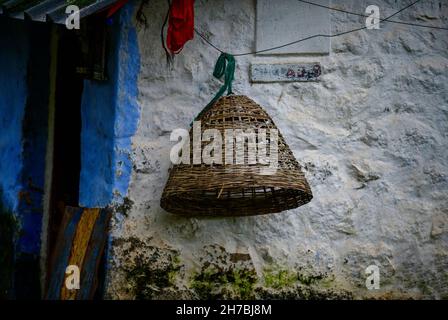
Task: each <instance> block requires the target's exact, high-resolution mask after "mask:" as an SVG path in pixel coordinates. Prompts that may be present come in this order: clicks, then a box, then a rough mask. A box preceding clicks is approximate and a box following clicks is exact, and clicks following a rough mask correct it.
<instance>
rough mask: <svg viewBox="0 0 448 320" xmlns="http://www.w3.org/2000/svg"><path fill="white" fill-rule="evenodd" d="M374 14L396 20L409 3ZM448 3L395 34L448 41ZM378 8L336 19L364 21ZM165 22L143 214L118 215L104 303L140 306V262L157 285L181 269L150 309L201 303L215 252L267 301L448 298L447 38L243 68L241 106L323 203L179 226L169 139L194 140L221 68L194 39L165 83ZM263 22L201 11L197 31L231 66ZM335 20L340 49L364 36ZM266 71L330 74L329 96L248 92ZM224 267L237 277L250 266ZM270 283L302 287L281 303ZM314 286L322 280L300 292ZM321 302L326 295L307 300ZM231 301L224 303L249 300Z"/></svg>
mask: <svg viewBox="0 0 448 320" xmlns="http://www.w3.org/2000/svg"><path fill="white" fill-rule="evenodd" d="M280 3H281V1H279V5H281V4H280ZM374 3H375V4H377V5H378V6H379V7H380V9H381V13H382V16H383V17H385V16H387V15H388V14H392V13H394V12H395V11H398V10H399V9H400V8H402V7H404V6H405V5H407V4H408V3H409V1H404V0H403V1H374ZM440 3H441V8H440V7H439V1H430V0H429V1H422V2H421V3H419V4H417V5H415V6H414V7H412V8H411V9H408V10H407V11H405V12H403V13H402V14H400V15H398V16H396V17H395V18H396V19H399V20H404V21H416V22H418V23H422V24H433V25H438V26H448V4H447V3H445V2H443V1H440ZM369 4H372V3H371V2H367V1H337V4H335V3H333V4H332V5H335V6H337V7H339V8H345V9H348V10H351V11H355V12H363V11H364V10H365V8H366V7H367V5H369ZM166 6H167V5H166V1H162V0H154V1H150V3H149V5H148V6H147V7H146V9H145V11H144V12H145V14H146V16H147V19H148V28H146V29H145V28H143V27H142V26H138V27H137V28H138V39H139V46H140V50H141V75H140V79H139V91H140V97H139V104H140V106H141V119H140V124H139V128H138V132H137V134H136V136H135V137H134V138H133V146H134V154H133V161H134V172H133V176H132V182H131V186H130V190H129V199H130V201H129V203H130V204H131V205H130V206H129V208H128V210H127V212H126V214H122V213H123V212H124V211H125V210H117V214H116V218H115V221H114V226H113V231H112V236H113V238H114V239H115V240H114V241H113V243H112V248H111V258H112V260H113V263H112V266H111V269H110V272H109V277H108V289H107V291H108V296H109V297H111V298H135V297H136V296H137V297H138V293H136V290H139V289H138V288H137V289H136V288H135V283H133V280H132V278H129V277H128V276H126V272H128V273H129V270H132V265H135V263H136V261H140V262H141V261H144V263H143V265H145V266H146V267H147V270H149V271H148V273H149V274H152V273H151V272H154V273H157V271H160V270H162V272H165V271H167V270H168V271H169V270H170V269H169V268H168V269H167V268H166V266H167V264H168V265H169V264H170V263H174V264H176V265H177V266H179V267H176V268H175V269H176V270H174V271H173V270H171V271H173V272H172V273H173V276H172V277H171V278H170V281H169V285H164V284H163V283H162V284H160V283H159V282H157V281H154V282H153V283H152V282H151V281H152V280H151V279H152V278H151V276H149V280H148V286H147V288H146V289H147V290H148V291H149V292H150V294H149V297H151V298H164V297H198V293H197V291H195V290H194V288H192V287H191V278H192V277H193V276H194V275H195V274H198V273H200V272H201V270H203V269H204V261H205V260H207V261H212V262H213V261H215V262H216V261H217V259H218V258H216V255H214V254H213V253H210V250H211V251H213V250H215V249H216V248H220V249H219V250H221V247H222V248H223V249H224V250H225V252H226V253H225V255H227V256H228V255H229V254H230V255H231V254H235V253H238V254H242V255H241V257H249V260H248V262H247V263H248V264H249V267H248V268H249V269H253V270H255V272H256V274H257V277H258V280H256V283H255V284H254V288H262V289H260V290H261V291H260V290H259V291H257V292H258V293H257V294H255V297H266V294H267V293H269V294H272V295H273V296H275V294H278V295H277V297H293V298H294V297H296V298H303V297H305V298H307V297H311V298H313V297H317V298H319V297H324V298H325V297H330V298H331V297H338V294H341V295H343V296H344V297H346V296H347V295H345V293H347V292H348V297H354V298H364V297H373V296H375V297H385V298H388V297H389V298H390V297H405V298H406V297H417V298H418V297H425V298H428V297H435V298H448V273H447V272H448V271H447V270H448V208H447V207H448V198H447V191H448V150H447V147H448V139H447V138H448V136H447V135H448V50H447V49H448V33H447V32H446V31H437V30H431V29H425V28H417V27H409V26H403V25H396V24H386V23H382V24H381V29H380V30H364V31H360V32H356V33H352V34H349V35H345V36H342V37H338V38H333V39H332V41H331V53H330V55H328V56H317V57H316V56H314V57H306V56H296V57H295V56H292V55H289V56H262V57H259V56H253V55H250V56H244V57H238V58H237V71H236V74H235V78H236V79H235V82H234V89H235V91H236V93H241V94H246V95H248V96H249V97H251V98H253V99H254V100H255V101H256V102H258V103H259V104H260V105H262V106H263V107H264V108H265V109H266V110H267V111H268V113H269V114H270V115H271V116H272V118H273V119H274V121H275V122H276V124H277V126H278V128H279V129H280V131H281V132H282V134H283V136H284V137H285V139H286V141H287V143H288V144H289V146H290V147H291V149H292V150H293V152H294V154H295V156H296V158H297V160H298V161H299V162H300V163H301V164H302V165H303V166H304V168H305V173H306V177H307V179H308V181H309V183H310V186H311V188H312V191H313V194H314V199H313V200H312V201H311V203H309V204H307V205H306V206H303V207H300V208H297V209H295V210H291V211H288V212H283V213H280V214H273V215H266V216H254V217H242V218H219V219H210V218H207V219H203V218H197V219H196V218H183V217H178V216H175V215H171V214H169V213H167V212H165V211H164V210H163V209H161V208H160V206H159V200H160V196H161V193H162V190H163V187H164V184H165V182H166V179H167V177H168V169H169V167H170V160H169V150H170V148H171V146H172V145H173V143H171V142H170V141H169V136H170V133H171V131H172V130H173V129H176V128H188V126H189V124H190V122H191V120H192V119H193V117H194V116H195V115H196V114H197V113H198V112H199V111H200V110H201V109H202V108H203V107H204V106H205V105H206V104H207V102H208V101H209V100H210V99H211V98H212V97H213V95H214V94H215V92H216V91H217V90H218V88H219V87H220V85H221V82H220V81H218V80H216V79H214V78H213V77H212V70H213V67H214V63H215V61H216V59H217V58H218V55H219V53H218V52H216V51H215V50H214V49H212V48H211V47H209V46H207V45H206V44H204V42H203V41H201V40H200V39H199V38H198V37H195V39H194V40H193V41H191V42H189V43H188V44H187V45H186V46H185V48H184V50H183V51H182V53H181V54H180V55H178V56H177V57H176V59H175V62H174V66H173V68H172V70H169V69H168V68H167V67H166V64H165V54H164V51H163V49H162V47H161V43H160V28H161V25H162V22H163V17H164V15H165V13H166V9H167V7H166ZM255 8H256V3H255V1H250V0H244V1H236V0H233V1H224V0H213V1H205V0H202V1H201V0H199V1H196V4H195V10H196V12H195V14H196V16H195V18H196V26H197V28H198V29H199V30H202V31H203V33H204V34H205V35H206V36H207V37H208V38H209V39H210V40H211V41H212V42H213V43H215V44H217V45H218V46H220V47H221V48H223V49H224V50H228V51H230V52H231V53H239V52H246V51H251V50H253V49H254V48H255ZM330 17H331V28H332V32H333V33H335V32H341V31H344V30H348V29H352V28H357V27H359V26H360V24H362V23H363V21H362V20H361V19H360V18H359V17H354V16H349V15H346V14H342V13H336V12H332V13H331V15H330ZM291 32H293V31H291ZM297 38H300V33H298V34H297ZM270 61H272V62H276V63H278V62H308V61H309V62H315V61H319V62H320V63H321V65H322V67H323V75H322V77H321V81H320V82H318V83H312V82H310V83H271V84H251V83H250V81H249V66H250V63H252V62H270ZM120 209H123V208H120ZM131 240H132V241H131ZM132 243H133V245H132ZM211 245H212V246H211ZM211 248H212V249H211ZM213 248H214V249H213ZM246 254H248V255H249V256H247V255H246ZM227 256H226V257H227ZM136 257H139V258H138V259H140V260H138V259H136ZM145 259H146V260H145ZM226 259H227V258H226ZM231 260H232V259H231ZM242 260H245V261H246V258H244V259H242ZM226 261H227V262H222V263H224V264H227V267H229V265H230V264H231V265H232V267H235V268H237V267H238V266H237V265H238V263H239V262H238V259H236V260H235V259H233V260H232V261H231V262H229V261H228V260H226ZM235 261H236V262H235ZM245 263H246V262H245ZM370 264H377V265H379V267H380V272H381V289H380V290H378V291H368V290H366V288H365V284H364V283H365V277H366V276H365V274H364V270H365V268H366V267H367V266H368V265H370ZM244 268H246V267H244ZM163 270H165V271H163ZM266 270H274V271H273V272H274V274H275V272H277V271H276V270H286V271H285V272H286V273H288V274H289V273H290V274H293V275H296V274H298V275H299V277H298V280H297V279H296V278H294V281H289V280H288V281H284V282H287V283H286V284H279V285H277V286H273V288H272V285H271V288H270V287H269V283H266V280H265V277H266V275H267V274H268V275H272V274H270V273H267V271H266ZM168 271H167V272H168ZM145 275H146V276H148V274H146V273H145ZM303 277H308V278H309V279H317V280H316V281H312V283H311V284H309V283H306V281H305V283H304V281H300V279H302V278H303ZM319 278H323V280H319ZM153 280H154V279H153ZM280 282H281V281H280ZM308 287H312V288H313V289H310V288H308ZM303 288H305V289H307V290H308V291H306V292H308V294H306V293H303V292H304V291H303ZM214 290H215V291H217V292H218V291H219V290H222V285H221V287H220V286H219V285H216V287H214ZM310 290H311V291H310ZM312 290H317V291H316V292H319V293H322V292H324V293H325V292H326V293H328V294H322V295H319V294H317V295H316V296H313V295H309V293H310V292H314V291H312ZM224 291H225V290H224ZM228 291H229V290H227V291H225V292H227V293H225V294H224V295H223V296H225V297H233V296H236V297H238V293H235V292H234V291H232V289H230V293H228ZM232 292H233V293H232ZM260 292H261V293H260ZM333 293H334V294H333ZM288 294H289V295H288ZM140 297H141V296H140ZM145 297H148V295H147V296H145ZM199 297H200V295H199Z"/></svg>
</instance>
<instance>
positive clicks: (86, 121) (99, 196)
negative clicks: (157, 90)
mask: <svg viewBox="0 0 448 320" xmlns="http://www.w3.org/2000/svg"><path fill="white" fill-rule="evenodd" d="M136 3H137V2H136V1H130V2H129V3H128V4H127V5H126V6H125V7H124V8H122V10H120V11H119V14H117V15H115V16H114V17H113V24H112V26H110V28H111V30H110V31H111V38H110V50H109V57H108V69H107V70H108V75H109V80H108V81H106V82H98V81H86V82H85V84H84V92H83V101H82V107H81V108H82V131H81V181H80V205H81V206H85V207H105V206H107V205H109V204H111V203H120V202H121V201H122V200H123V197H125V196H126V194H127V190H128V185H129V180H130V177H131V171H132V161H131V157H130V156H131V138H132V136H133V135H134V133H135V131H136V130H137V125H138V119H139V106H138V104H137V98H138V89H137V80H138V75H139V72H140V53H139V49H138V42H137V33H136V30H135V27H134V25H133V23H132V20H133V16H134V13H135V7H136Z"/></svg>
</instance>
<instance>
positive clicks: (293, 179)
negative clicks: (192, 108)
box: [161, 95, 313, 216]
mask: <svg viewBox="0 0 448 320" xmlns="http://www.w3.org/2000/svg"><path fill="white" fill-rule="evenodd" d="M197 120H200V121H201V131H202V132H203V131H204V130H206V129H218V130H219V131H220V132H221V134H222V135H223V136H224V130H226V129H242V130H247V129H254V130H258V129H266V131H267V132H269V130H270V129H277V127H276V126H275V124H274V122H273V121H272V119H271V118H270V117H269V115H268V114H267V113H266V112H265V111H264V110H263V109H262V108H261V106H259V105H258V104H257V103H255V102H254V101H253V100H251V99H250V98H248V97H247V96H244V95H228V96H224V97H222V98H220V99H219V100H218V101H217V102H216V103H215V104H214V105H213V106H212V107H211V108H209V109H208V110H207V111H205V112H204V113H202V114H201V115H200V116H199V117H198V119H197ZM190 137H192V131H190ZM191 139H192V138H191ZM223 141H224V139H223ZM268 141H269V139H268ZM204 144H208V143H203V145H204ZM245 145H246V146H247V143H246V144H245ZM191 146H192V142H191V143H190V150H191V149H192V148H191ZM267 149H269V148H267ZM246 151H247V148H246ZM235 152H236V151H235ZM191 156H192V151H191ZM223 158H224V152H223ZM245 159H246V160H247V152H245ZM261 167H266V164H260V163H258V162H257V163H256V164H248V161H245V162H244V163H243V164H235V162H234V163H231V164H226V162H225V160H224V159H223V161H222V164H216V163H214V164H196V165H194V164H177V165H174V166H173V167H172V168H171V170H170V175H169V178H168V181H167V183H166V186H165V189H164V191H163V194H162V198H161V207H162V208H163V209H165V210H166V211H168V212H171V213H174V214H182V215H188V216H248V215H260V214H268V213H276V212H281V211H284V210H289V209H293V208H296V207H299V206H301V205H304V204H306V203H308V202H309V201H311V199H312V197H313V195H312V193H311V190H310V187H309V185H308V182H307V181H306V179H305V176H304V174H303V173H302V171H301V167H300V165H299V163H298V162H297V161H296V159H295V157H294V155H293V153H292V152H291V150H290V149H289V147H288V145H287V144H286V142H285V140H284V138H283V137H282V135H281V133H280V132H278V167H277V170H276V172H275V173H274V174H271V175H264V174H261V173H260V169H261Z"/></svg>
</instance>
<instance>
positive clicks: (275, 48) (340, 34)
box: [194, 0, 448, 57]
mask: <svg viewBox="0 0 448 320" xmlns="http://www.w3.org/2000/svg"><path fill="white" fill-rule="evenodd" d="M298 1H302V0H298ZM420 1H421V0H416V1H414V2H412V3H411V4H409V5H407V6H405V7H404V8H402V9H400V10H398V11H397V12H395V13H394V14H391V15H390V16H388V17H386V18H384V19H379V21H378V22H375V23H374V24H372V25H370V26H369V27H372V26H375V25H377V24H379V23H380V22H392V21H390V20H389V19H390V18H392V17H394V16H396V15H397V14H399V13H401V12H403V11H404V10H406V9H408V8H410V7H411V6H413V5H415V4H417V3H418V2H420ZM302 2H303V1H302ZM309 4H311V2H310V3H309ZM330 8H331V7H328V8H327V9H328V10H330ZM334 9H335V8H334ZM337 10H338V11H339V10H340V9H337ZM347 13H350V12H347ZM356 15H360V14H356ZM363 16H364V15H363ZM402 24H408V23H406V22H404V23H402ZM410 25H411V24H410ZM412 25H414V24H412ZM415 26H423V25H417V24H416V25H415ZM425 27H427V28H435V29H440V27H429V26H425ZM364 29H367V26H364V27H360V28H356V29H352V30H348V31H344V32H340V33H335V34H315V35H313V36H308V37H305V38H302V39H299V40H296V41H292V42H288V43H285V44H282V45H279V46H275V47H271V48H267V49H262V50H256V51H250V52H244V53H234V54H232V55H233V56H234V57H241V56H246V55H252V54H257V53H263V52H269V51H273V50H277V49H281V48H284V47H288V46H291V45H294V44H297V43H300V42H303V41H307V40H311V39H314V38H319V37H322V38H334V37H339V36H342V35H345V34H349V33H352V32H357V31H361V30H364ZM446 29H448V28H446ZM443 30H445V29H443ZM194 31H195V33H196V34H197V35H198V36H199V37H200V38H201V39H202V40H204V42H206V43H207V44H208V45H210V46H211V47H212V48H214V49H215V50H217V51H219V52H220V53H226V52H225V51H224V50H222V49H220V48H219V47H218V46H216V45H215V44H213V43H212V42H211V41H210V40H208V39H207V38H206V37H205V36H204V35H203V34H202V33H201V32H199V31H198V30H197V29H196V28H195V29H194Z"/></svg>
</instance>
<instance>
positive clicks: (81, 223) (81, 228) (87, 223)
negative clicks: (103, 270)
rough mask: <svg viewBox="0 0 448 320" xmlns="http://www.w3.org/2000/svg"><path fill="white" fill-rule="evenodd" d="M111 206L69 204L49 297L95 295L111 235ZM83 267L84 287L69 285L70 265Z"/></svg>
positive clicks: (55, 252)
mask: <svg viewBox="0 0 448 320" xmlns="http://www.w3.org/2000/svg"><path fill="white" fill-rule="evenodd" d="M110 217H111V212H110V210H108V209H82V208H72V207H67V208H66V210H65V214H64V217H63V222H62V224H61V230H60V232H59V235H58V243H57V246H56V249H55V251H54V253H53V259H52V271H51V273H50V280H49V287H48V291H47V294H46V298H47V299H52V300H54V299H62V300H74V299H77V300H78V299H91V298H93V295H94V293H95V290H96V288H97V285H98V268H99V263H100V261H101V258H102V255H103V252H104V247H105V244H106V242H107V238H108V226H109V221H110ZM69 265H75V266H77V267H78V268H79V271H80V289H68V288H66V286H65V280H66V274H65V271H66V268H67V267H68V266H69Z"/></svg>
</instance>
